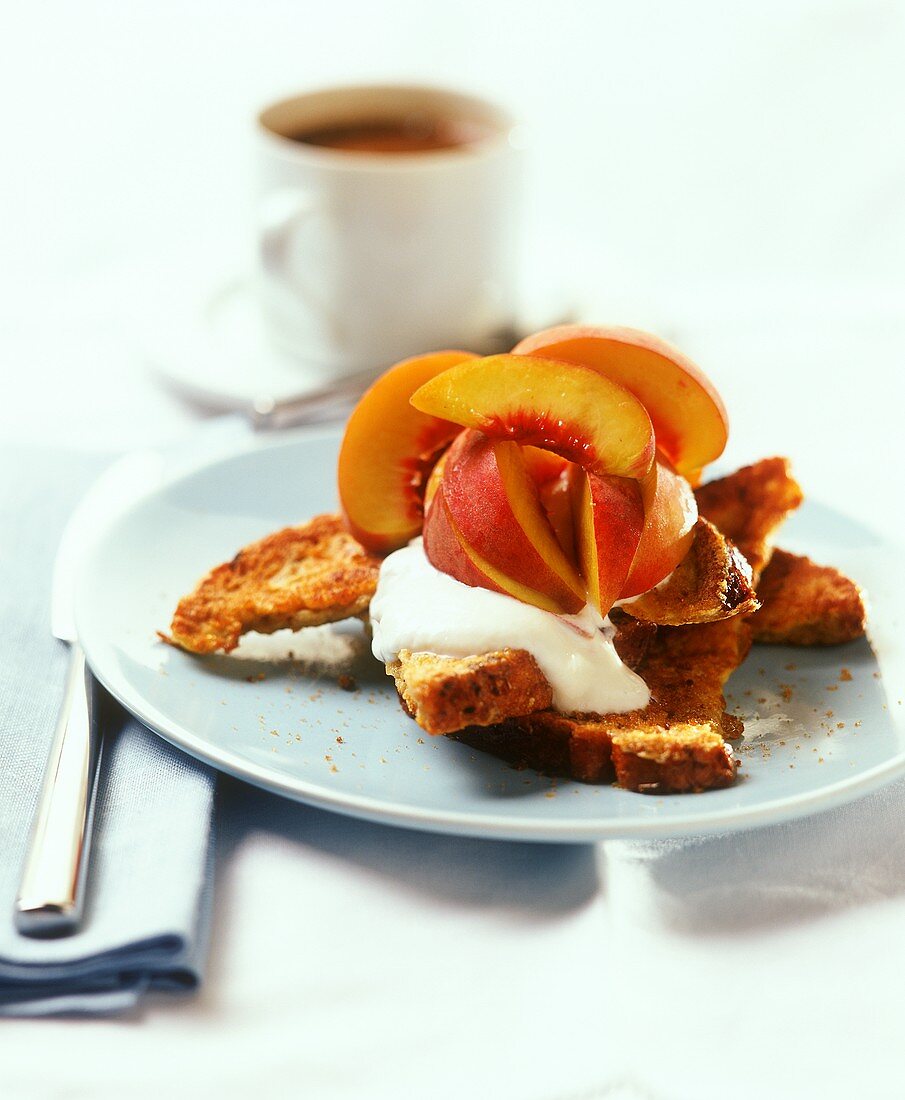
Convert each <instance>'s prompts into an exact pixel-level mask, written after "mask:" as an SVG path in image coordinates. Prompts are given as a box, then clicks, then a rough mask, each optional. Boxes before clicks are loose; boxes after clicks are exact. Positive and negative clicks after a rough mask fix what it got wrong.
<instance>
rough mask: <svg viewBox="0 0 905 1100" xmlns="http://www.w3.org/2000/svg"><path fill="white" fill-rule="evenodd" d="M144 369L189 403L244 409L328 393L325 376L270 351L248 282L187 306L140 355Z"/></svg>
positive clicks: (230, 283)
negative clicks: (263, 402) (261, 402)
mask: <svg viewBox="0 0 905 1100" xmlns="http://www.w3.org/2000/svg"><path fill="white" fill-rule="evenodd" d="M144 353H145V357H146V359H147V361H148V364H149V366H150V367H151V368H152V370H153V371H154V372H155V373H156V374H157V375H158V376H159V377H161V378H162V379H163V380H164V381H165V382H167V383H168V384H169V385H171V386H173V387H174V388H175V389H176V390H178V391H179V393H181V394H182V395H183V396H184V397H187V398H188V399H189V400H191V401H194V402H197V403H200V404H203V405H206V406H208V407H209V408H213V409H217V410H238V409H247V408H248V407H249V406H250V405H252V404H253V403H254V402H255V401H256V400H257V399H258V398H259V397H261V396H262V395H266V396H268V397H272V398H274V399H275V400H278V401H279V400H282V399H285V398H289V397H302V396H304V395H305V394H307V393H313V392H316V391H320V390H323V389H324V388H325V387H328V386H329V385H330V384H331V382H332V381H333V379H334V375H333V374H332V372H330V371H328V370H325V369H324V368H323V367H322V366H318V365H317V364H314V363H308V362H305V361H304V360H302V359H299V358H296V357H295V356H293V355H291V354H290V353H289V352H287V351H284V350H283V349H281V348H280V347H278V346H277V345H276V344H275V343H274V342H273V341H272V340H271V339H270V338H269V336H268V334H267V332H266V330H265V328H264V322H263V319H262V317H261V314H260V311H259V309H258V305H257V302H256V301H255V298H254V293H253V288H252V286H251V282H250V280H248V279H243V278H241V277H239V276H236V277H235V278H233V279H230V280H227V281H224V282H223V283H221V284H220V285H219V286H215V287H213V288H209V289H208V291H207V293H206V294H205V293H204V292H202V294H201V296H200V297H199V298H198V299H195V300H193V301H191V302H189V303H187V305H186V308H185V309H184V312H183V314H182V316H180V317H177V318H176V319H175V323H174V324H172V325H167V326H166V339H165V341H164V340H163V339H161V338H158V337H157V336H154V337H153V338H151V339H150V340H149V341H148V342H147V344H146V347H145V349H144Z"/></svg>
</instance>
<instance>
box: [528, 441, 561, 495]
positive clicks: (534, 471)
mask: <svg viewBox="0 0 905 1100" xmlns="http://www.w3.org/2000/svg"><path fill="white" fill-rule="evenodd" d="M522 457H523V458H524V459H525V466H526V467H527V469H528V473H529V474H530V475H531V478H532V480H533V481H534V484H535V485H537V486H538V488H540V487H542V486H544V485H548V484H549V483H550V482H552V481H555V480H556V479H557V478H558V477H559V476H560V474H561V473H562V472H563V470H565V469H566V467H567V466H568V465H569V463H568V462H566V460H565V459H564V458H560V457H559V455H555V454H554V453H553V452H552V451H542V450H541V449H540V447H522Z"/></svg>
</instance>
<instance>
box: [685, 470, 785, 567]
mask: <svg viewBox="0 0 905 1100" xmlns="http://www.w3.org/2000/svg"><path fill="white" fill-rule="evenodd" d="M694 495H695V497H696V498H697V502H698V510H699V511H700V514H701V515H702V516H703V517H704V518H705V519H709V520H710V522H711V523H712V524H713V525H714V526H715V527H716V528H718V530H720V531H722V533H723V534H724V535H725V536H726V538H727V539H730V540H731V541H732V542H734V543H735V545H736V546H737V547H738V548H739V550H741V552H742V554H744V556H745V560H746V561H747V562H748V564H749V565H750V566H751V572H752V578H753V581H754V586H755V588H756V587H757V582H758V580H759V579H760V575H761V573H762V572H763V571H764V569H765V568H766V566H767V564H768V563H769V561H770V555H771V554H772V553H773V539H774V536H775V534H776V531H777V529H778V528H779V527H780V525H781V524H782V522H783V521H784V520H785V518H786V516H788V514H789V513H790V512H793V511H794V510H795V509H796V508H797V507H798V506H799V505H800V504H801V502H802V500H803V499H804V497H803V495H802V492H801V487H800V486H799V484H798V482H797V481H796V480H795V479H794V478H793V477H792V475H791V474H790V472H789V460H788V459H787V458H764V459H761V461H760V462H755V463H754V464H753V465H751V466H743V467H742V468H741V469H740V470H736V471H735V473H734V474H729V475H728V476H727V477H721V478H717V479H716V480H715V481H709V482H707V484H706V485H701V486H700V487H699V488H697V489H695V494H694Z"/></svg>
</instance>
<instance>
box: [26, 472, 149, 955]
mask: <svg viewBox="0 0 905 1100" xmlns="http://www.w3.org/2000/svg"><path fill="white" fill-rule="evenodd" d="M163 465H164V463H163V458H162V456H161V455H159V454H157V453H155V452H151V451H136V452H133V453H131V454H127V455H125V456H124V457H123V458H121V459H119V461H117V462H114V463H113V465H112V466H110V467H109V468H108V469H107V470H106V471H105V472H104V473H103V474H102V475H101V477H100V478H99V479H98V480H97V481H96V482H95V483H94V485H93V486H92V487H91V488H90V489H89V490H88V492H87V494H86V495H85V496H84V497H83V498H82V500H81V501H80V502H79V504H78V506H77V507H76V510H75V512H74V513H73V514H72V517H71V519H70V520H69V523H68V524H67V525H66V529H65V531H64V532H63V538H62V540H61V542H60V547H59V550H58V551H57V557H56V561H55V563H54V570H53V586H52V593H51V630H52V632H53V634H54V636H55V637H57V638H59V639H60V640H61V641H64V642H68V643H69V647H70V653H69V674H68V676H67V681H66V691H65V694H64V696H63V702H62V704H61V706H60V713H59V717H58V718H57V727H56V733H55V735H54V739H53V745H52V747H51V750H50V756H49V757H48V760H47V768H46V771H45V773H44V785H43V787H42V789H41V795H40V798H39V800H38V807H37V811H36V813H35V818H34V824H33V826H32V835H31V840H30V842H29V846H28V851H27V853H26V859H25V865H24V870H23V874H22V882H21V885H20V888H19V893H18V895H17V897H16V904H15V914H14V915H15V923H16V928H17V929H18V930H19V932H21V933H23V934H24V935H27V936H54V935H57V936H59V935H66V934H68V933H71V932H74V931H75V930H76V928H78V926H79V923H80V922H81V918H82V912H83V908H84V896H85V876H86V870H87V866H88V858H87V857H88V847H89V844H90V840H91V821H92V816H93V812H94V796H95V791H96V789H97V782H96V780H97V771H98V764H99V762H100V755H101V740H102V739H101V731H100V729H99V728H98V723H97V722H96V721H95V720H93V715H92V713H91V711H92V707H91V700H92V696H93V694H94V690H95V688H96V685H95V684H94V682H93V679H92V677H91V674H90V672H89V671H88V669H87V667H86V665H85V656H84V654H83V653H82V650H81V647H80V646H79V643H78V636H77V632H76V626H75V616H74V604H75V586H76V578H77V576H78V570H79V568H80V566H81V562H82V558H83V557H84V554H85V551H86V550H87V549H88V547H89V546H90V544H91V542H92V541H93V539H94V538H95V537H96V536H97V534H98V532H99V531H100V530H101V529H102V528H103V527H105V526H106V525H107V524H109V523H110V522H111V521H112V520H113V519H114V518H115V517H116V516H117V515H118V514H119V513H120V512H121V511H122V510H123V509H124V508H125V507H127V506H128V505H129V504H131V503H132V502H133V501H134V500H135V499H137V498H138V497H139V496H141V495H142V494H143V493H144V492H147V491H148V490H150V489H151V488H153V487H154V486H155V485H156V484H158V483H159V482H160V481H161V480H162V477H163Z"/></svg>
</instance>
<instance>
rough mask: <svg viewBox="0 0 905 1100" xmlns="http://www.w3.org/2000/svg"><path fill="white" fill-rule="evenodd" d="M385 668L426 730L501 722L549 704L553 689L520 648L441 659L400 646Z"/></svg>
mask: <svg viewBox="0 0 905 1100" xmlns="http://www.w3.org/2000/svg"><path fill="white" fill-rule="evenodd" d="M387 672H389V673H390V675H391V676H392V677H393V679H394V680H395V682H396V690H397V692H398V693H399V698H400V700H401V702H402V705H403V707H404V708H405V709H406V711H408V713H409V714H410V715H411V717H412V718H414V719H415V721H416V722H417V723H418V725H419V726H421V728H422V729H424V730H427V732H428V733H452V732H453V731H455V730H459V729H461V728H462V726H463V725H469V724H471V723H474V724H475V725H478V726H485V725H490V724H492V723H494V722H500V721H502V720H503V719H504V718H506V717H508V716H509V715H512V714H531V713H532V712H533V711H536V710H545V709H547V708H548V707H551V706H552V705H553V691H552V689H551V688H550V685H549V683H548V682H547V679H546V677H545V676H544V674H543V673H542V672H541V670H540V668H539V667H538V664H537V661H535V659H534V658H533V657H532V656H531V654H530V653H527V652H526V651H525V650H524V649H503V650H500V651H499V652H497V653H483V654H481V655H480V656H477V657H440V656H437V654H435V653H410V652H409V651H408V650H407V649H404V650H402V652H401V653H400V654H399V657H398V658H397V660H396V661H394V662H393V663H392V664H390V665H387Z"/></svg>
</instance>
